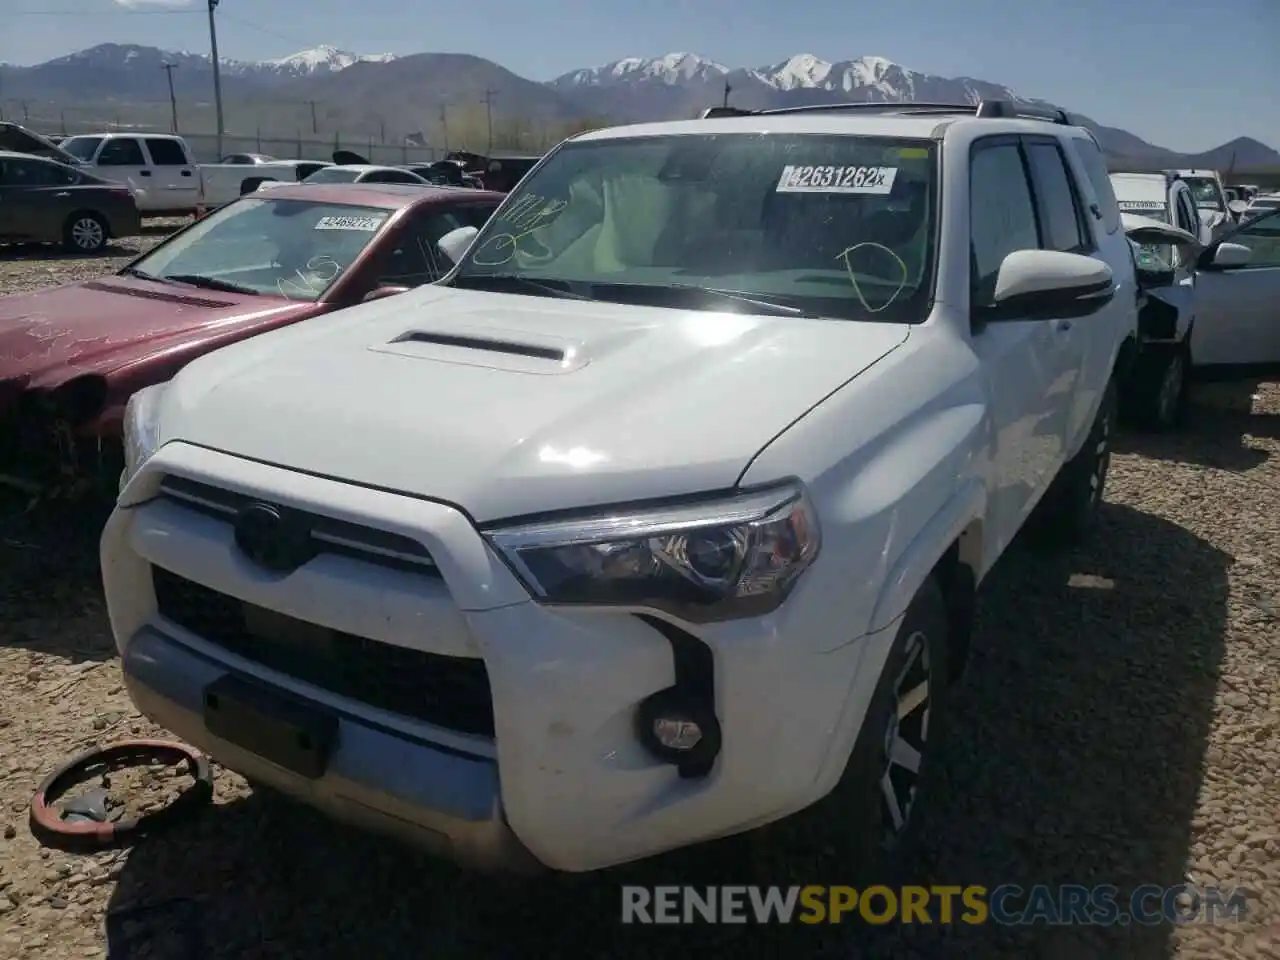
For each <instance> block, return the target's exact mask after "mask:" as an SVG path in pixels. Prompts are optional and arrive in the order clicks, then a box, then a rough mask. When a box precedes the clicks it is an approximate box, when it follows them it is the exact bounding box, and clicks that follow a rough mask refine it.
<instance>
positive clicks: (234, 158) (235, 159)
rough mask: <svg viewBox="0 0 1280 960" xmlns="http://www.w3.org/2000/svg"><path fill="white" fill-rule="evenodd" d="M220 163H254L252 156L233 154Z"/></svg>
mask: <svg viewBox="0 0 1280 960" xmlns="http://www.w3.org/2000/svg"><path fill="white" fill-rule="evenodd" d="M151 155H152V156H155V151H154V150H153V151H151ZM218 162H219V163H232V164H241V163H253V158H252V157H251V156H249V155H248V154H247V153H233V154H231V156H229V157H223V158H222V159H221V160H219V161H218Z"/></svg>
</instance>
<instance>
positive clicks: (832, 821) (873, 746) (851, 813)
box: [813, 576, 950, 884]
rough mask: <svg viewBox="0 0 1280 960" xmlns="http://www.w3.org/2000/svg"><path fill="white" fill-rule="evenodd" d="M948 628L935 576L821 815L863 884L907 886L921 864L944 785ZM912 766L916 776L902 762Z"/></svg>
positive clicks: (923, 590)
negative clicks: (925, 810)
mask: <svg viewBox="0 0 1280 960" xmlns="http://www.w3.org/2000/svg"><path fill="white" fill-rule="evenodd" d="M947 624H948V620H947V605H946V601H945V599H944V598H943V594H942V589H941V587H940V586H939V584H938V582H937V580H936V579H935V578H934V577H932V576H931V577H930V578H929V579H928V580H926V581H925V583H924V584H923V586H921V587H920V589H919V590H918V591H917V592H916V595H915V597H914V598H913V599H912V601H911V605H910V606H909V607H908V608H907V613H906V616H905V618H904V619H903V621H902V626H901V627H900V628H899V630H898V634H897V636H896V637H895V638H894V641H893V648H892V649H891V650H890V652H889V657H888V659H887V660H886V661H885V665H884V669H883V670H882V671H881V674H880V682H879V683H878V684H877V685H876V690H875V693H874V695H873V696H872V698H871V704H870V706H869V707H868V708H867V713H866V717H865V718H864V719H863V722H862V729H861V731H860V732H859V734H858V740H857V743H856V744H855V745H854V748H853V751H852V753H850V755H849V760H848V762H847V763H846V764H845V768H844V773H843V774H842V775H841V777H840V782H839V783H838V784H837V785H836V787H835V789H834V790H833V791H832V792H831V793H830V794H829V795H828V796H827V797H826V798H825V799H823V800H822V801H821V802H820V803H818V804H817V805H816V806H815V807H814V808H813V814H814V815H816V816H820V817H822V818H823V819H824V821H825V824H826V828H825V830H824V831H823V835H826V836H829V835H830V833H831V829H832V827H834V829H835V834H836V836H835V837H834V839H835V840H836V843H837V845H838V851H839V854H840V856H841V858H842V860H843V861H844V862H843V863H842V864H841V866H842V868H843V869H844V870H847V871H848V875H850V879H851V880H854V881H856V882H857V883H860V884H861V883H890V882H891V881H892V880H895V879H902V878H903V874H904V872H905V871H907V870H908V869H910V867H911V866H912V865H913V864H914V863H915V861H916V856H917V851H918V848H919V842H920V820H921V817H920V810H921V801H922V799H924V798H926V797H928V796H930V795H931V787H932V786H933V785H934V784H935V783H936V777H937V774H936V772H935V770H936V767H937V763H938V759H937V758H938V753H939V746H940V744H941V742H942V738H943V737H944V735H945V733H946V688H947V683H948V679H949V677H950V672H949V666H948V652H949V649H948V639H947V633H948V628H947ZM912 759H915V760H918V765H917V766H916V769H915V770H914V771H913V770H911V769H910V765H909V764H908V765H903V764H902V763H900V762H898V761H902V760H908V761H910V760H912ZM886 779H888V781H889V782H890V784H891V785H892V787H893V793H894V799H895V805H896V808H897V812H898V816H897V817H896V818H895V816H894V814H893V813H892V812H891V808H890V804H889V800H888V794H887V793H886V789H885V787H884V781H885V780H886Z"/></svg>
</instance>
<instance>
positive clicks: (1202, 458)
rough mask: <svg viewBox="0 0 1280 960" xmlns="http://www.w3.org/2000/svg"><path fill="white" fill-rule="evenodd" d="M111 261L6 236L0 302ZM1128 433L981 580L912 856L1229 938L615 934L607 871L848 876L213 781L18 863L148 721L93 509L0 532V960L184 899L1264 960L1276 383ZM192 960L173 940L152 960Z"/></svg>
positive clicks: (284, 917)
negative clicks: (478, 870) (61, 793)
mask: <svg viewBox="0 0 1280 960" xmlns="http://www.w3.org/2000/svg"><path fill="white" fill-rule="evenodd" d="M143 242H144V243H145V242H150V241H146V240H144V241H143ZM130 249H134V247H131V248H130ZM126 253H127V251H125V250H120V251H117V257H116V258H114V259H113V258H104V259H98V260H64V259H60V258H48V257H41V256H39V255H36V256H34V257H33V258H27V259H15V258H14V257H13V255H12V254H5V253H2V252H0V293H12V292H15V291H18V290H24V289H34V288H37V287H40V286H44V285H47V284H53V283H59V282H63V281H66V280H69V279H73V278H77V277H84V276H88V275H91V274H96V273H100V272H103V271H106V270H109V269H111V268H112V267H113V266H115V265H117V264H119V263H120V262H121V260H120V258H121V257H124V256H125V255H126ZM1125 447H1126V449H1125V452H1124V453H1123V455H1121V456H1119V457H1118V458H1117V460H1116V463H1115V466H1114V468H1113V475H1112V482H1111V486H1110V489H1109V492H1108V501H1109V502H1108V504H1107V505H1106V508H1105V516H1104V518H1103V524H1102V528H1101V530H1100V532H1099V535H1098V537H1097V539H1096V540H1095V541H1094V543H1093V544H1092V546H1090V547H1089V548H1088V549H1084V550H1081V551H1079V552H1076V553H1073V554H1070V555H1065V556H1052V557H1047V556H1044V555H1041V554H1037V553H1033V552H1029V551H1028V550H1026V549H1024V548H1017V549H1015V551H1014V552H1013V553H1012V554H1011V555H1010V556H1009V557H1008V558H1007V559H1006V561H1005V562H1003V563H1002V565H1001V567H1000V569H999V570H997V571H996V573H995V574H994V575H993V579H992V581H991V582H990V583H989V586H988V588H987V590H986V592H985V595H984V598H983V603H982V609H981V624H980V627H979V630H978V634H977V639H976V641H975V646H976V649H975V652H974V655H973V659H972V663H971V666H970V670H969V673H968V675H967V677H966V679H965V682H964V684H963V685H962V687H961V688H960V689H959V691H958V693H957V694H956V698H957V701H958V702H957V703H956V705H955V708H954V717H955V719H954V721H953V723H954V725H953V728H952V731H951V740H950V745H949V749H948V752H947V754H946V757H945V784H946V790H945V791H943V792H941V793H940V794H937V795H935V796H934V797H932V798H931V799H932V802H931V804H930V805H929V806H928V809H927V810H926V818H927V826H928V831H927V832H928V841H929V842H928V843H927V844H926V848H927V849H928V850H929V851H930V852H929V854H928V855H927V856H925V857H923V858H922V860H921V862H920V863H918V864H915V865H914V867H915V873H916V875H917V876H918V877H919V879H921V880H922V881H924V882H933V883H951V884H975V883H977V884H985V885H987V886H988V887H994V886H997V885H999V884H1002V883H1016V884H1020V885H1022V886H1024V887H1029V886H1031V885H1033V884H1037V883H1048V884H1058V883H1082V884H1090V885H1092V884H1115V885H1116V886H1118V887H1120V888H1121V890H1122V891H1127V890H1130V889H1132V888H1133V887H1134V886H1136V885H1139V884H1157V885H1160V886H1172V885H1176V884H1180V883H1182V882H1184V880H1187V879H1188V878H1189V879H1190V880H1191V881H1192V882H1194V883H1197V884H1214V883H1217V884H1221V885H1225V886H1227V887H1233V886H1240V887H1242V888H1244V889H1246V890H1247V891H1248V897H1249V904H1248V911H1247V914H1246V920H1245V922H1244V923H1243V924H1242V925H1239V926H1232V925H1219V926H1208V925H1192V926H1183V927H1178V928H1173V927H1158V928H1145V927H1136V926H1135V927H1120V926H1116V927H1112V928H1105V929H1104V928H1092V929H1087V928H1074V929H1071V928H1061V927H1060V928H1056V929H1055V928H1049V927H1044V926H1040V927H1035V928H1025V927H1024V928H1000V927H997V926H995V925H988V926H983V927H973V928H957V927H951V928H942V927H937V926H935V927H929V928H925V927H919V926H917V927H914V928H905V929H902V930H897V931H892V930H884V929H872V928H868V927H865V926H863V927H857V926H853V925H850V924H846V925H844V926H841V927H820V928H808V927H807V928H789V929H785V930H784V929H780V928H768V929H763V930H762V929H759V928H747V927H730V926H722V927H716V928H707V927H702V928H689V927H686V928H681V929H669V928H635V927H628V928H622V927H620V926H619V925H618V922H617V919H618V916H619V910H620V907H619V904H620V896H619V892H618V884H619V883H622V882H642V883H664V882H665V883H672V884H678V883H687V882H696V880H698V879H704V878H706V877H708V876H716V877H720V878H722V879H724V880H726V881H728V882H733V881H737V882H760V877H761V876H765V877H768V878H769V882H776V883H782V884H788V883H793V882H795V883H839V882H841V881H842V879H843V875H842V872H841V870H840V867H839V864H837V863H834V862H832V860H831V857H830V856H829V855H828V851H827V850H826V849H825V848H824V846H823V844H822V840H821V837H820V836H818V835H816V834H815V835H814V836H804V835H795V834H794V832H790V831H789V832H787V833H785V834H776V835H769V836H763V837H760V838H758V839H756V840H755V841H753V842H737V843H735V842H730V843H726V844H719V845H715V846H710V847H707V848H703V849H701V850H699V851H696V852H695V853H692V854H688V855H681V856H676V857H673V858H669V859H665V860H662V861H659V862H656V863H652V864H646V865H642V866H639V867H635V868H630V869H627V870H624V871H616V872H611V873H609V874H606V875H601V876H595V877H589V878H572V877H570V878H555V877H550V878H541V879H538V880H536V881H532V882H530V881H516V880H510V879H501V880H497V879H488V878H479V877H474V876H466V875H463V874H461V873H459V872H458V871H456V870H453V869H452V868H450V867H447V866H444V865H441V864H439V863H435V862H433V861H430V860H427V859H424V858H422V857H420V856H418V855H416V854H414V853H412V852H408V851H405V850H402V849H398V848H396V847H393V846H391V845H388V844H386V843H383V842H382V841H379V840H376V839H373V838H371V837H367V836H363V835H359V834H356V833H354V832H352V831H349V830H345V829H342V828H338V827H335V826H332V825H330V824H327V823H325V822H322V821H320V820H319V819H317V818H316V817H315V816H313V815H311V814H309V813H308V812H307V811H305V810H300V809H297V808H294V807H292V806H291V805H288V804H285V803H282V802H280V801H278V800H271V799H269V798H264V797H260V796H254V795H252V794H251V793H250V791H249V790H248V789H247V787H246V785H245V784H244V783H243V781H241V780H240V779H239V778H237V777H236V776H234V775H232V774H230V773H227V772H225V771H219V773H218V775H217V801H216V804H215V806H213V807H212V808H210V809H209V810H208V811H207V812H206V813H205V814H203V815H202V816H201V817H200V818H199V819H198V820H196V821H195V822H191V823H189V824H186V825H184V826H182V827H180V828H178V829H176V830H175V831H174V832H172V833H171V834H168V835H165V836H163V837H157V838H155V839H154V840H152V841H149V842H147V843H144V844H143V845H141V846H139V847H138V848H136V849H135V850H133V851H132V852H131V853H129V854H128V855H124V854H119V853H116V854H104V855H100V856H91V857H73V856H68V855H64V854H60V853H50V852H48V851H45V850H41V849H40V848H39V847H38V846H37V844H36V843H35V841H34V840H33V839H32V838H31V836H30V834H29V832H28V829H27V824H26V805H27V802H28V799H29V797H30V795H31V792H32V790H33V788H34V787H35V785H36V783H37V782H38V781H39V780H40V779H41V778H42V777H43V776H44V774H45V772H47V771H48V770H49V769H50V768H51V767H52V766H53V765H54V764H55V763H56V762H57V761H58V760H59V759H61V758H63V757H65V756H66V755H68V754H70V753H72V752H74V751H77V750H79V749H82V748H84V747H86V746H88V745H92V744H97V743H100V742H103V741H108V740H112V739H118V738H121V737H124V736H128V735H130V734H155V735H158V734H160V731H157V730H154V729H153V728H151V727H150V726H149V725H148V724H147V723H145V722H144V721H142V720H141V719H140V718H139V717H138V716H137V715H136V714H135V713H134V712H133V711H132V709H131V708H130V705H129V702H128V700H127V699H126V697H125V695H124V693H123V691H122V688H121V683H120V673H119V669H118V667H117V661H116V658H115V653H114V649H113V646H112V643H111V639H110V636H109V634H108V631H107V626H106V621H105V615H104V612H103V605H102V602H101V598H100V591H99V583H98V576H97V570H96V558H95V554H94V538H95V534H96V530H95V529H94V520H93V518H92V517H85V516H83V515H81V514H79V513H76V512H71V511H61V512H58V511H54V512H49V513H45V514H42V515H40V516H39V517H37V518H34V519H27V520H10V521H9V522H8V524H7V526H6V527H4V528H0V690H2V691H3V697H0V830H2V831H3V837H4V839H3V840H0V956H3V957H27V956H29V957H40V958H41V960H62V958H69V957H92V956H101V955H103V954H104V953H105V950H106V947H105V941H104V919H105V916H106V914H107V911H108V910H111V909H115V908H121V907H126V906H129V905H135V904H142V903H151V902H160V901H166V900H169V899H170V898H175V897H189V898H194V899H195V901H196V911H195V913H194V914H193V916H194V918H195V921H198V922H197V923H194V924H193V925H189V926H187V927H186V928H184V929H186V930H187V932H193V931H203V935H204V941H205V947H206V948H207V950H208V953H207V956H209V957H249V958H259V957H308V958H310V957H315V958H328V957H333V958H349V957H354V956H361V955H363V956H368V957H387V958H390V957H408V956H415V957H416V956H422V957H446V958H450V957H459V958H460V957H463V956H468V957H470V956H475V957H503V958H506V957H517V956H519V957H548V958H551V957H577V956H583V957H590V958H600V960H603V958H633V957H634V958H638V957H659V956H667V955H682V954H689V955H691V956H700V957H703V958H707V960H711V958H717V957H729V956H733V957H735V958H736V960H746V958H750V957H766V956H768V957H773V956H778V955H780V954H781V952H782V951H791V952H795V953H796V954H797V955H804V956H832V957H834V956H841V957H852V956H867V955H876V956H880V955H891V956H903V957H906V956H921V957H926V956H927V957H933V956H961V955H963V956H972V957H975V958H983V957H1006V956H1007V957H1019V958H1026V957H1043V958H1054V960H1056V958H1062V960H1086V958H1090V957H1125V958H1142V960H1145V958H1156V957H1166V956H1171V955H1174V954H1176V955H1178V956H1184V957H1205V958H1208V957H1223V956H1241V957H1267V958H1280V509H1278V505H1280V388H1277V387H1275V386H1267V387H1264V388H1262V389H1261V392H1260V393H1259V395H1258V397H1257V399H1256V400H1255V401H1254V404H1253V412H1252V414H1240V413H1234V414H1233V413H1226V412H1222V411H1220V410H1219V411H1214V410H1213V409H1209V408H1207V407H1199V408H1197V410H1196V412H1195V418H1194V423H1193V426H1192V429H1191V430H1190V432H1189V433H1188V434H1187V435H1185V436H1182V437H1178V438H1173V439H1164V440H1153V439H1139V438H1128V439H1127V440H1126V441H1125ZM168 789H169V786H168V785H167V784H166V783H165V782H162V781H161V782H155V783H153V784H151V786H150V787H149V790H150V794H149V796H150V797H151V798H153V799H162V798H163V796H164V795H165V792H166V790H168ZM692 878H696V879H692ZM176 917H177V915H176V914H171V915H170V926H171V929H170V933H172V925H173V924H174V923H177V922H178V920H177V919H176ZM194 949H195V948H193V947H184V946H182V945H181V944H180V942H179V941H177V940H175V939H174V938H173V937H172V936H170V937H169V939H168V940H166V941H164V943H163V944H159V943H157V944H156V949H154V950H153V951H152V952H150V953H148V954H145V955H149V956H158V957H174V958H177V957H186V958H189V960H199V957H200V955H199V954H198V953H195V952H193V951H194ZM136 955H137V954H130V956H136ZM120 956H124V954H123V953H122V954H120Z"/></svg>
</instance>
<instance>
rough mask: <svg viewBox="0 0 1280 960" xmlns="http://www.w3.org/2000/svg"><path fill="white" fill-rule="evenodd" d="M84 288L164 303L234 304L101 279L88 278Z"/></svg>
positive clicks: (198, 305) (234, 304)
mask: <svg viewBox="0 0 1280 960" xmlns="http://www.w3.org/2000/svg"><path fill="white" fill-rule="evenodd" d="M84 289H86V290H101V291H102V292H103V293H118V294H120V295H121V296H124V297H137V298H138V299H140V300H161V301H164V302H165V303H181V304H185V305H187V306H189V307H209V308H211V309H218V308H221V307H234V306H236V303H237V302H236V301H235V300H213V299H210V298H209V297H197V296H192V295H190V294H185V293H167V292H163V291H160V290H143V289H141V288H139V287H125V286H116V285H115V284H113V283H105V282H103V281H101V280H90V281H89V282H88V283H86V284H85V285H84Z"/></svg>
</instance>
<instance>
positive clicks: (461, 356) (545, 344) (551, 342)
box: [369, 328, 588, 374]
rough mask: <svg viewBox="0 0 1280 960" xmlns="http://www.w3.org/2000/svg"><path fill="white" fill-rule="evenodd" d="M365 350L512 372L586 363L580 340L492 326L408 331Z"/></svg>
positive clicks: (557, 369)
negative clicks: (486, 327)
mask: <svg viewBox="0 0 1280 960" xmlns="http://www.w3.org/2000/svg"><path fill="white" fill-rule="evenodd" d="M369 349H371V350H374V351H376V352H378V353H390V354H394V355H396V356H401V357H413V358H416V359H420V360H436V361H439V362H442V363H460V364H463V365H465V366H472V367H489V368H491V369H497V370H510V371H512V372H515V373H541V374H549V373H570V372H572V371H574V370H580V369H581V368H582V367H585V366H586V365H587V362H588V361H587V359H586V357H585V356H584V352H583V350H582V345H581V344H580V343H575V342H572V341H567V340H561V339H558V338H556V337H548V336H543V335H535V334H530V333H528V332H524V331H520V332H515V331H506V330H493V329H489V330H476V329H474V328H472V329H470V330H466V331H465V332H464V331H463V330H456V331H455V330H408V331H406V332H404V333H402V334H400V335H399V336H398V337H396V338H395V339H393V340H392V341H390V342H389V343H385V344H381V345H379V346H374V347H370V348H369Z"/></svg>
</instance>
